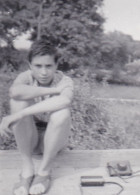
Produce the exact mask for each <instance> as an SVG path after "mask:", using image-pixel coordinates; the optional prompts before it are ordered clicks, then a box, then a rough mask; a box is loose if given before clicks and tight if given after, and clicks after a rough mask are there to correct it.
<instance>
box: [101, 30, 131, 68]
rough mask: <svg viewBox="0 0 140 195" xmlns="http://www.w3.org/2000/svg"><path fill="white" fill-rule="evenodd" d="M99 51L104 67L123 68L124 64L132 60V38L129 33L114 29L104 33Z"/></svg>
mask: <svg viewBox="0 0 140 195" xmlns="http://www.w3.org/2000/svg"><path fill="white" fill-rule="evenodd" d="M100 43H101V45H100V52H101V59H100V60H101V61H100V64H103V66H104V68H109V69H110V68H118V69H123V67H124V65H125V64H126V63H128V62H129V61H131V60H133V52H134V40H133V39H132V37H131V36H130V35H126V34H123V33H121V32H118V31H115V32H111V33H108V34H104V36H103V37H102V40H101V42H100Z"/></svg>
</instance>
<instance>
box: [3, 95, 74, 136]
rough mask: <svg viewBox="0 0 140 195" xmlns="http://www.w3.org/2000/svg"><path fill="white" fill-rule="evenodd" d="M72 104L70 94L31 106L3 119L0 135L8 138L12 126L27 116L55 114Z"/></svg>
mask: <svg viewBox="0 0 140 195" xmlns="http://www.w3.org/2000/svg"><path fill="white" fill-rule="evenodd" d="M70 103H71V95H70V94H69V93H68V95H59V96H56V97H52V98H50V99H47V100H44V101H42V102H39V103H36V104H34V105H32V106H29V107H27V108H25V109H23V110H21V111H19V112H17V113H14V114H12V115H9V116H6V117H4V118H3V120H2V122H1V124H0V135H5V136H8V132H10V131H11V130H10V126H11V125H12V124H14V123H15V122H16V121H18V120H20V119H22V118H24V117H26V116H29V115H34V114H37V113H41V112H55V111H57V110H61V109H64V108H68V107H69V106H70Z"/></svg>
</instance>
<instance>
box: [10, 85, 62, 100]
mask: <svg viewBox="0 0 140 195" xmlns="http://www.w3.org/2000/svg"><path fill="white" fill-rule="evenodd" d="M60 92H61V89H60V88H58V87H57V88H56V87H53V88H48V87H38V86H29V85H25V84H17V85H13V86H12V87H11V88H10V90H9V95H10V97H11V98H12V99H16V100H29V99H33V98H36V97H39V96H45V95H58V94H60Z"/></svg>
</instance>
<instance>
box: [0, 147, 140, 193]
mask: <svg viewBox="0 0 140 195" xmlns="http://www.w3.org/2000/svg"><path fill="white" fill-rule="evenodd" d="M40 158H41V157H39V158H38V160H35V164H36V167H37V166H38V165H39V163H40V160H39V159H40ZM112 160H129V161H130V163H131V165H132V169H133V171H137V170H140V150H138V149H136V150H135V149H131V150H95V151H91V150H90V151H89V150H88V151H86V150H82V151H78V150H77V151H76V150H75V151H63V152H61V153H60V154H59V155H58V156H57V158H56V159H55V162H54V164H53V172H52V187H51V189H50V191H49V192H48V193H47V194H46V195H64V194H66V195H82V194H81V193H83V195H92V194H96V195H112V194H117V192H118V191H119V187H118V186H115V185H113V184H112V185H111V184H110V185H105V186H104V187H92V188H82V191H81V189H80V177H81V176H82V175H94V176H95V175H102V176H103V177H104V179H105V181H115V182H119V183H120V184H122V185H123V186H124V188H125V190H124V192H123V193H122V195H132V194H134V195H139V194H140V193H139V192H140V185H139V183H140V177H135V178H132V179H129V180H128V181H129V183H124V182H123V181H122V180H121V179H120V178H116V177H115V178H112V177H109V175H108V171H107V169H106V163H107V162H108V161H112ZM20 167H21V158H20V155H19V153H18V151H0V192H1V194H2V195H11V193H12V188H13V186H14V183H16V182H17V181H18V179H19V176H18V175H19V173H20ZM7 186H8V187H7Z"/></svg>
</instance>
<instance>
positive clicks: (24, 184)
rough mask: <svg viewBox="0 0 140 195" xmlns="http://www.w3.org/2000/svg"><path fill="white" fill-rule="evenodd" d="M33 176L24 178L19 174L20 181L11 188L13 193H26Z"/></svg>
mask: <svg viewBox="0 0 140 195" xmlns="http://www.w3.org/2000/svg"><path fill="white" fill-rule="evenodd" d="M33 177H34V176H30V177H27V178H24V177H22V176H20V182H18V183H17V184H15V186H14V189H13V193H14V195H28V194H29V189H30V186H31V183H32V181H33Z"/></svg>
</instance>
